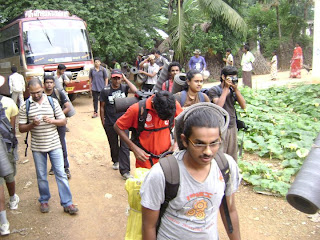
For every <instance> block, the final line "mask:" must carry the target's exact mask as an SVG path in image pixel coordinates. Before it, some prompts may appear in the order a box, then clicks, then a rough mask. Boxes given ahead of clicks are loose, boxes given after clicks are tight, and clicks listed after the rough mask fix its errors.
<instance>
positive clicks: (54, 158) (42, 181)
mask: <svg viewBox="0 0 320 240" xmlns="http://www.w3.org/2000/svg"><path fill="white" fill-rule="evenodd" d="M32 155H33V160H34V164H35V167H36V173H37V180H38V188H39V193H40V198H39V202H40V203H47V202H48V201H49V199H50V197H51V195H50V191H49V183H48V180H47V155H49V157H50V161H51V164H52V168H53V171H54V176H55V178H56V182H57V185H58V190H59V195H60V204H61V205H62V206H63V207H67V206H69V205H71V204H72V195H71V191H70V187H69V182H68V178H67V175H66V173H65V171H64V163H63V154H62V149H61V148H58V149H54V150H52V151H50V152H36V151H32Z"/></svg>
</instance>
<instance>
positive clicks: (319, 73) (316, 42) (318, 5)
mask: <svg viewBox="0 0 320 240" xmlns="http://www.w3.org/2000/svg"><path fill="white" fill-rule="evenodd" d="M319 63H320V0H314V31H313V60H312V81H313V82H320V68H319Z"/></svg>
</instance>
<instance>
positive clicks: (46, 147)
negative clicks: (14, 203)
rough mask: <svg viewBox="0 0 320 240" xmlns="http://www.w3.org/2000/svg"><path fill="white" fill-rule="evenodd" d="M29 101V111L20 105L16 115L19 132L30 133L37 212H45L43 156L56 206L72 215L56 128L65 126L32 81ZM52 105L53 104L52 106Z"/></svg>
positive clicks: (59, 111) (60, 114)
mask: <svg viewBox="0 0 320 240" xmlns="http://www.w3.org/2000/svg"><path fill="white" fill-rule="evenodd" d="M28 88H29V92H30V95H31V97H30V98H29V99H28V100H27V101H26V103H27V102H28V101H29V103H30V105H29V109H27V107H26V106H27V104H26V103H25V104H23V105H22V106H21V108H20V112H19V130H20V132H21V133H23V132H28V131H30V132H31V150H32V155H33V159H34V163H35V167H36V173H37V180H38V188H39V193H40V198H39V202H40V211H41V212H42V213H47V212H49V205H48V201H49V199H50V191H49V184H48V180H47V155H49V157H50V160H51V163H52V167H53V169H54V172H55V176H56V181H57V185H58V190H59V195H60V202H61V205H62V206H63V208H64V211H65V212H67V213H69V214H71V215H72V214H75V213H76V212H78V209H77V208H76V207H75V206H74V205H73V203H72V195H71V191H70V187H69V183H68V179H67V175H66V173H65V171H64V162H63V154H62V148H61V143H60V139H59V135H58V131H57V126H65V125H66V122H67V121H66V118H65V115H64V114H63V112H62V109H61V107H60V105H59V103H58V101H57V100H56V99H52V98H51V100H52V101H49V98H48V97H47V96H46V95H45V94H44V93H43V86H42V83H41V81H40V80H39V79H32V80H30V81H29V83H28ZM52 103H53V104H52Z"/></svg>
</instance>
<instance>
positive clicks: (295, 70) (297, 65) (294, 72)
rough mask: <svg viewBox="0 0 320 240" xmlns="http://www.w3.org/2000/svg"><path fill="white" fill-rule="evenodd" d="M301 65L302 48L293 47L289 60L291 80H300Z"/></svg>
mask: <svg viewBox="0 0 320 240" xmlns="http://www.w3.org/2000/svg"><path fill="white" fill-rule="evenodd" d="M302 63H303V55H302V48H301V47H300V46H299V47H295V48H294V50H293V56H292V59H291V70H290V77H291V78H301V68H302Z"/></svg>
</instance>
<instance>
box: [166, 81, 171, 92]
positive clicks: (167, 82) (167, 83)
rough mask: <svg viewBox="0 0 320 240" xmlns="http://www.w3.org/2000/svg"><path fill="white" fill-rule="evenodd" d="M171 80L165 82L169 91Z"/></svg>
mask: <svg viewBox="0 0 320 240" xmlns="http://www.w3.org/2000/svg"><path fill="white" fill-rule="evenodd" d="M169 81H170V80H167V81H166V82H165V84H166V90H167V91H169V86H170V83H169Z"/></svg>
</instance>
